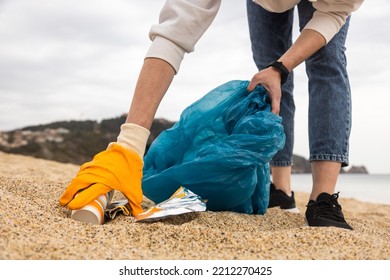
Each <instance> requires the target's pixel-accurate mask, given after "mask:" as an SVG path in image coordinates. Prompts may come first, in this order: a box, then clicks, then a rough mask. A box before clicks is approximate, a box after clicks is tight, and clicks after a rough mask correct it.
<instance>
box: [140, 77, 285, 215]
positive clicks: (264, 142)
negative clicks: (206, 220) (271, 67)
mask: <svg viewBox="0 0 390 280" xmlns="http://www.w3.org/2000/svg"><path fill="white" fill-rule="evenodd" d="M248 83H249V81H238V80H235V81H230V82H227V83H225V84H223V85H221V86H219V87H217V88H215V89H214V90H212V91H210V92H209V93H208V94H206V95H205V96H204V97H203V98H201V99H200V100H198V101H196V102H195V103H193V104H191V105H190V106H189V107H187V108H186V109H185V110H184V111H183V112H182V114H181V116H180V120H179V121H178V122H177V123H176V124H175V125H174V126H173V127H172V128H170V129H168V130H165V131H163V132H162V133H161V134H160V135H159V136H158V137H157V138H156V139H155V140H154V141H153V143H152V145H151V146H150V148H149V150H148V152H147V154H146V155H145V158H144V168H143V181H142V190H143V193H144V195H145V196H146V197H148V198H149V199H151V200H152V201H153V202H155V203H156V204H158V203H160V202H162V201H164V200H166V199H168V198H169V197H170V195H171V194H172V193H174V192H175V191H176V190H177V188H178V187H179V186H183V187H185V188H187V189H189V190H190V191H192V192H194V193H196V194H197V195H199V196H200V197H202V199H206V200H207V203H206V206H207V209H208V210H212V211H235V212H240V213H248V214H251V213H256V214H264V213H265V212H266V209H267V206H268V200H269V185H270V168H269V164H268V162H269V161H270V160H271V158H272V157H273V156H274V154H275V153H276V152H277V151H278V150H279V149H281V148H282V147H283V146H284V143H285V135H284V131H283V126H282V124H281V117H279V116H277V115H275V114H273V113H272V112H271V107H270V102H269V100H268V98H269V97H268V94H267V92H266V91H265V89H264V88H263V87H262V86H258V87H256V89H255V90H254V91H253V92H251V93H249V92H248V91H247V89H246V88H247V86H248Z"/></svg>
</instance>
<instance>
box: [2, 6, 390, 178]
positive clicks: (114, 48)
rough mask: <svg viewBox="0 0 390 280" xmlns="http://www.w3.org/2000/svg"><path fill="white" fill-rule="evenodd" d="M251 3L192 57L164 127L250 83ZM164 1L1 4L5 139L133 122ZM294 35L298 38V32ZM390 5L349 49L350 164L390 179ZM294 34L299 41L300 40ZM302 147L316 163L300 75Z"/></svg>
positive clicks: (225, 19)
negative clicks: (77, 125) (222, 91)
mask: <svg viewBox="0 0 390 280" xmlns="http://www.w3.org/2000/svg"><path fill="white" fill-rule="evenodd" d="M245 2H246V1H245V0H234V1H232V0H224V1H222V6H221V9H220V12H219V14H218V15H217V18H216V19H215V21H214V23H213V24H212V26H211V27H210V28H209V30H208V31H207V32H206V34H205V35H204V36H203V37H202V38H201V40H200V41H199V42H198V44H197V45H196V47H195V52H194V53H192V54H189V55H186V58H185V59H184V62H183V64H182V66H181V70H180V73H179V74H178V75H177V76H176V77H175V80H174V82H173V84H172V86H171V88H170V89H169V91H168V93H167V95H166V97H165V99H164V100H163V102H162V104H161V106H160V108H159V111H158V113H157V117H160V118H166V119H169V120H172V121H176V120H178V118H179V116H180V113H181V112H182V111H183V109H184V108H186V107H187V106H189V105H190V104H191V103H192V102H194V101H196V100H197V99H199V98H201V97H202V96H203V95H204V94H205V93H207V92H208V91H210V90H212V89H213V88H215V87H217V86H219V85H220V84H222V83H225V82H227V81H230V80H235V79H239V80H249V79H250V78H251V77H252V76H253V74H254V73H255V72H256V71H257V70H256V68H255V65H254V63H253V61H252V57H251V50H250V43H249V36H248V28H247V21H246V10H245V8H246V7H245V6H246V5H245ZM163 4H164V1H159V0H148V1H139V0H138V1H135V0H133V1H132V0H116V1H109V0H104V1H103V0H88V1H87V0H34V1H31V0H0V112H1V115H0V131H6V130H11V129H16V128H21V127H24V126H27V125H36V124H44V123H50V122H53V121H61V120H85V119H92V120H101V119H105V118H112V117H117V116H119V115H121V114H123V113H127V111H128V108H129V104H130V102H131V98H132V94H133V90H134V87H135V83H136V80H137V78H138V72H139V70H140V67H141V65H142V62H143V59H144V55H145V53H146V51H147V49H148V47H149V45H150V41H149V38H148V32H149V29H150V26H151V25H152V24H155V23H156V22H157V21H158V15H159V11H160V9H161V7H162V5H163ZM295 30H296V29H295ZM389 30H390V1H389V0H375V1H366V2H365V3H364V4H363V5H362V6H361V8H360V10H358V11H357V12H356V13H354V14H353V16H352V20H351V25H350V30H349V37H348V40H347V57H348V69H349V75H350V81H351V86H352V94H353V100H352V101H353V124H352V126H353V127H352V135H351V147H350V163H351V164H352V165H365V166H366V167H367V168H368V171H369V172H370V173H390V164H389V163H388V161H389V158H390V149H389V143H390V129H389V128H390V125H389V121H390V110H389V105H390V66H389V65H390V52H389V49H390V33H389ZM295 34H297V33H296V31H295ZM295 77H296V86H295V98H296V107H297V112H296V141H295V143H296V146H295V150H294V153H295V154H298V155H301V156H304V157H306V158H307V157H308V140H307V116H306V115H307V80H306V76H305V72H304V65H301V66H299V67H298V68H296V70H295Z"/></svg>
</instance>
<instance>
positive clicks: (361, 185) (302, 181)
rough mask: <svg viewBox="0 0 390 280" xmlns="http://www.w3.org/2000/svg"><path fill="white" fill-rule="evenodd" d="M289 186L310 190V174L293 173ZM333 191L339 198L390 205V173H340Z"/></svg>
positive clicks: (295, 188) (297, 189)
mask: <svg viewBox="0 0 390 280" xmlns="http://www.w3.org/2000/svg"><path fill="white" fill-rule="evenodd" d="M291 180H292V182H291V188H292V190H293V191H298V192H307V193H310V192H311V186H312V177H311V174H293V175H292V179H291ZM335 192H340V194H339V195H340V198H355V199H357V200H360V201H364V202H372V203H380V204H389V205H390V174H340V176H339V179H338V181H337V186H336V190H335Z"/></svg>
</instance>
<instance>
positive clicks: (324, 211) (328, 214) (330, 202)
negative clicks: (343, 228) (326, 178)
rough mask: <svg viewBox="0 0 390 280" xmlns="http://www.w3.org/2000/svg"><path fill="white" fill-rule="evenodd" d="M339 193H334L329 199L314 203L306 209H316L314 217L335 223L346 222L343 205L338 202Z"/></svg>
mask: <svg viewBox="0 0 390 280" xmlns="http://www.w3.org/2000/svg"><path fill="white" fill-rule="evenodd" d="M338 198H339V193H334V194H332V195H331V196H329V198H327V199H324V200H319V201H312V202H310V203H309V204H308V205H306V207H308V206H310V207H313V206H314V207H315V208H314V209H315V211H314V215H315V216H316V217H317V218H325V219H331V220H334V221H340V222H345V220H344V215H343V212H342V211H341V205H340V204H339V203H338V202H337V199H338Z"/></svg>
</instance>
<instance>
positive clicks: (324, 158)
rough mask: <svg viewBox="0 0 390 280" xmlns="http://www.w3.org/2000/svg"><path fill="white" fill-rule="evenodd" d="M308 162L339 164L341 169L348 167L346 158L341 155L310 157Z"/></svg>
mask: <svg viewBox="0 0 390 280" xmlns="http://www.w3.org/2000/svg"><path fill="white" fill-rule="evenodd" d="M309 160H310V161H335V162H340V163H341V166H342V167H346V166H348V165H349V160H348V157H346V156H342V155H334V154H318V155H311V156H310V158H309Z"/></svg>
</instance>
